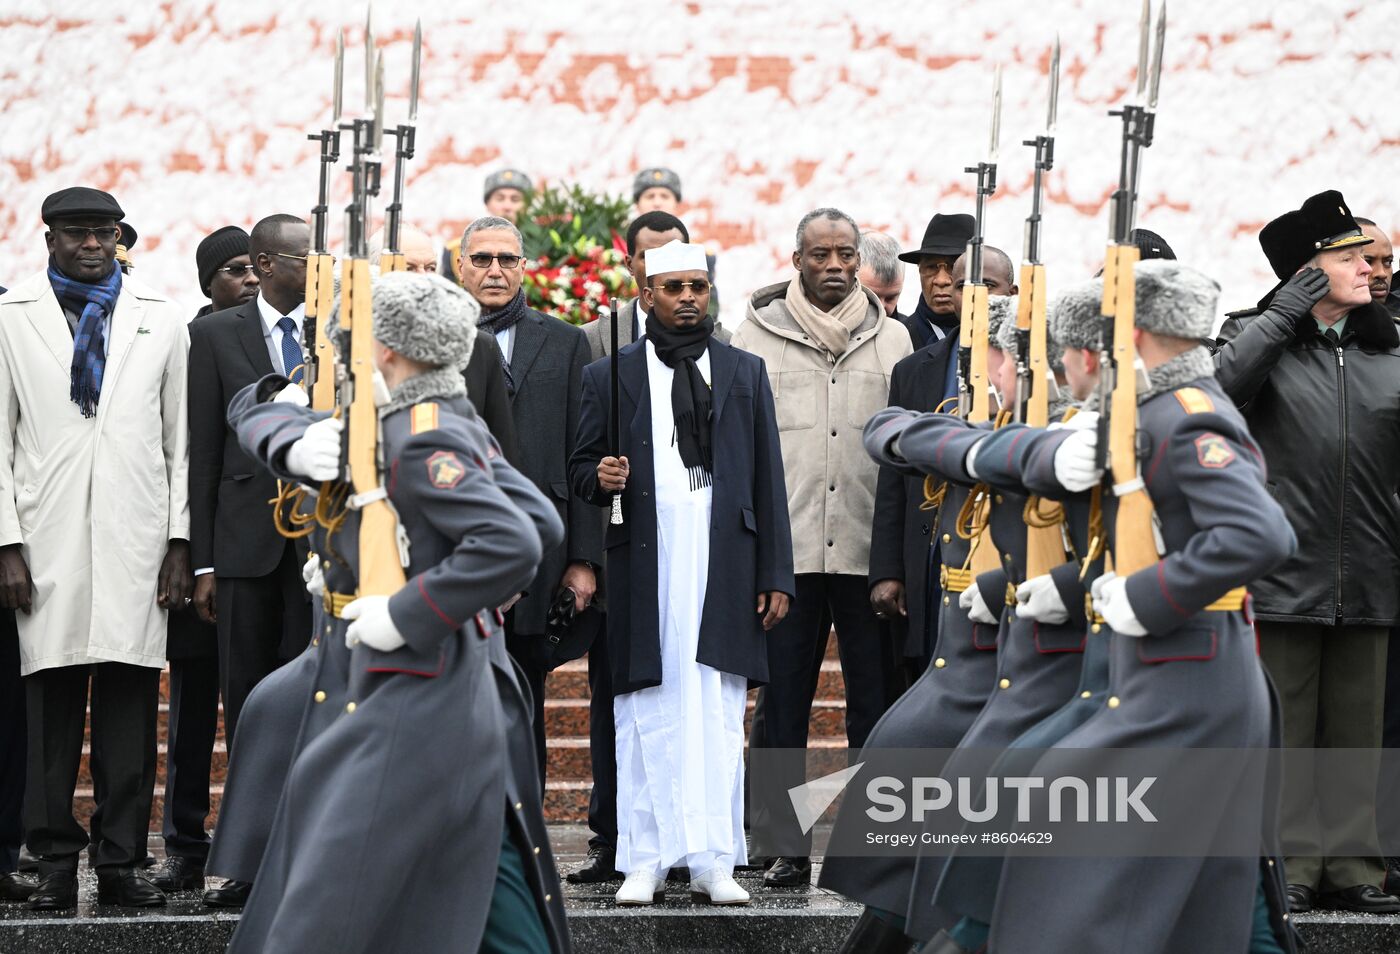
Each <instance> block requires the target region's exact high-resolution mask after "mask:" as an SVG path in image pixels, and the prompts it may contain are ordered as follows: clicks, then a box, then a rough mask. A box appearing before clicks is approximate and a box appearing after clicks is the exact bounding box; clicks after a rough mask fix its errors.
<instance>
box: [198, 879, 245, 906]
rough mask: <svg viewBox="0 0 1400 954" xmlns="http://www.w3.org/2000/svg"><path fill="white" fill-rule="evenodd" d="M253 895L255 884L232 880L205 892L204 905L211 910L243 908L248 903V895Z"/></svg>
mask: <svg viewBox="0 0 1400 954" xmlns="http://www.w3.org/2000/svg"><path fill="white" fill-rule="evenodd" d="M252 893H253V882H251V881H234V880H233V879H232V878H230V879H229V880H227V881H225V882H224V883H223V884H221V885H219V886H218V887H217V888H210V889H209V890H208V891H206V892H204V903H205V904H207V905H209V907H211V908H241V907H243V905H245V904H247V903H248V895H250V894H252Z"/></svg>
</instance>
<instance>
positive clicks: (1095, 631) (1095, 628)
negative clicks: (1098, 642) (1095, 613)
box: [1089, 623, 1103, 636]
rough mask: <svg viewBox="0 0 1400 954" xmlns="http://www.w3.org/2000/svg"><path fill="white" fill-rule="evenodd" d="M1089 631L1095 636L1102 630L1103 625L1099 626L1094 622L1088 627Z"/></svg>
mask: <svg viewBox="0 0 1400 954" xmlns="http://www.w3.org/2000/svg"><path fill="white" fill-rule="evenodd" d="M1089 632H1091V633H1093V634H1094V635H1095V636H1097V635H1098V634H1099V633H1101V632H1103V627H1102V626H1100V625H1099V624H1098V623H1095V624H1094V625H1093V626H1090V627H1089Z"/></svg>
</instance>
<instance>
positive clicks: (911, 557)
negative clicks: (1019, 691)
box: [870, 335, 958, 681]
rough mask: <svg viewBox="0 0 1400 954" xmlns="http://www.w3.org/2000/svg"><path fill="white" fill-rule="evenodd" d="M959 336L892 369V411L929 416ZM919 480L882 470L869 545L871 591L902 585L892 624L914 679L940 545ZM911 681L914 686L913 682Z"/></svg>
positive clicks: (927, 645)
mask: <svg viewBox="0 0 1400 954" xmlns="http://www.w3.org/2000/svg"><path fill="white" fill-rule="evenodd" d="M957 343H958V338H957V335H950V336H948V337H947V338H943V339H941V340H938V341H935V342H933V343H932V344H930V345H928V346H926V347H923V348H920V349H918V350H917V351H915V352H914V353H913V354H911V355H909V357H907V358H904V359H903V360H901V361H900V362H899V363H898V364H896V365H895V366H894V373H893V374H892V375H891V376H890V401H889V403H890V406H891V407H903V408H908V409H909V410H911V411H932V410H935V409H936V408H937V407H938V405H939V404H940V403H941V402H942V401H943V400H944V399H945V398H946V397H948V396H949V395H950V393H955V392H950V390H949V388H948V377H949V370H950V367H952V368H956V362H957ZM923 504H924V484H923V480H922V479H921V478H915V477H905V476H903V475H901V474H898V473H896V472H895V471H893V470H891V469H889V468H887V467H882V468H880V476H879V478H878V479H877V481H876V484H875V517H874V520H873V523H872V533H871V539H870V586H871V587H872V588H873V587H874V586H875V584H877V583H879V582H880V581H881V580H898V581H901V582H903V583H904V597H905V606H906V607H907V610H908V613H909V616H908V618H907V620H901V619H898V618H896V619H894V620H892V622H891V625H892V626H893V627H894V628H895V645H896V646H897V647H898V646H901V645H902V646H903V656H904V660H903V662H904V668H905V670H906V672H908V673H909V674H910V676H911V677H912V678H913V679H917V678H918V676H919V674H920V673H922V672H923V670H924V668H925V667H926V666H927V665H928V658H929V653H930V651H931V649H932V647H933V641H934V639H933V637H934V633H933V632H932V628H933V620H934V619H935V618H936V615H935V614H934V613H932V612H931V610H930V607H931V606H932V605H933V604H934V601H936V600H937V599H938V596H939V589H938V582H937V580H935V579H934V576H933V572H932V570H931V567H932V566H933V564H932V562H931V559H932V555H933V553H934V552H936V550H937V546H938V541H936V540H934V539H933V538H932V537H931V533H932V528H933V527H935V526H937V523H938V520H937V517H938V514H937V513H936V512H935V511H932V510H925V509H923ZM911 681H912V680H911Z"/></svg>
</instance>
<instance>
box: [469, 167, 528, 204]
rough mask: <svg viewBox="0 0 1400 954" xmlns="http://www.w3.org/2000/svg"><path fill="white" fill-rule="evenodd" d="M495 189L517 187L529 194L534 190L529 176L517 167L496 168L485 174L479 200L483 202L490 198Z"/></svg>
mask: <svg viewBox="0 0 1400 954" xmlns="http://www.w3.org/2000/svg"><path fill="white" fill-rule="evenodd" d="M497 189H519V190H520V191H521V192H523V193H525V194H526V195H529V194H530V193H531V192H533V191H535V186H534V183H532V182H531V181H530V177H529V176H527V175H526V174H525V173H524V172H522V171H521V170H519V169H497V170H496V171H495V172H493V173H491V174H490V175H489V176H487V177H486V182H485V183H483V184H482V187H481V190H482V195H481V201H482V202H485V201H486V200H487V199H489V198H491V193H493V192H495V191H496V190H497Z"/></svg>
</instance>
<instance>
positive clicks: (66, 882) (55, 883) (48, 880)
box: [29, 871, 78, 911]
mask: <svg viewBox="0 0 1400 954" xmlns="http://www.w3.org/2000/svg"><path fill="white" fill-rule="evenodd" d="M77 906H78V873H77V872H76V871H54V872H51V873H49V874H46V875H44V876H43V877H42V878H40V879H39V883H38V884H37V885H35V886H34V893H33V894H31V895H30V896H29V907H30V908H31V909H33V910H35V911H66V910H68V909H69V908H76V907H77Z"/></svg>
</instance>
